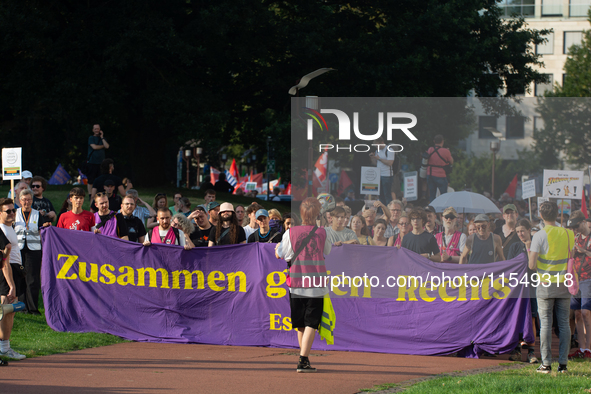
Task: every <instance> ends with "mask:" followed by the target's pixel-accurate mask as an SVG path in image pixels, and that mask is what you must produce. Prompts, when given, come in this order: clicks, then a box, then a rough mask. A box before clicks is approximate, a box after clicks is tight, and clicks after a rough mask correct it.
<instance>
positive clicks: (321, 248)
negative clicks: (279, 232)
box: [275, 197, 332, 373]
mask: <svg viewBox="0 0 591 394" xmlns="http://www.w3.org/2000/svg"><path fill="white" fill-rule="evenodd" d="M321 209H322V207H321V205H320V202H319V201H318V200H317V199H315V198H314V197H308V198H306V199H305V200H304V201H303V202H302V204H301V205H300V214H301V217H302V225H301V226H297V227H292V228H290V229H289V230H287V231H286V232H285V234H283V239H282V240H281V243H279V244H277V246H276V247H275V257H277V258H278V259H281V258H283V259H285V261H287V262H288V263H287V264H288V267H289V279H290V282H288V286H289V305H290V308H291V323H292V326H293V327H294V328H295V329H296V330H297V332H298V343H299V345H300V358H299V361H298V364H297V368H296V371H297V372H298V373H302V372H304V373H305V372H316V368H312V366H311V365H310V359H309V358H308V356H309V355H310V350H311V349H312V344H313V343H314V333H315V330H317V329H318V327H319V326H320V322H321V320H322V313H323V309H324V296H325V295H327V294H328V287H315V286H313V283H311V282H312V281H311V280H310V278H311V277H313V278H314V280H318V279H320V283H321V284H322V282H323V281H324V278H325V277H326V266H325V265H324V256H325V255H327V254H329V253H330V250H331V247H332V245H331V242H330V241H329V240H328V238H327V236H326V231H325V230H324V228H322V227H320V228H319V227H317V226H316V225H315V224H316V219H317V218H318V217H319V216H320V211H321ZM305 276H307V277H308V280H304V279H303V278H304V277H305ZM324 283H326V282H324Z"/></svg>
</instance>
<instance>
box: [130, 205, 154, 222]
mask: <svg viewBox="0 0 591 394" xmlns="http://www.w3.org/2000/svg"><path fill="white" fill-rule="evenodd" d="M133 216H135V217H136V218H138V219H139V220H141V221H142V223H146V219H148V218H149V217H150V211H148V208H146V207H140V206H137V205H136V207H135V209H134V210H133Z"/></svg>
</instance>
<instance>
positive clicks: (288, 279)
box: [285, 226, 318, 287]
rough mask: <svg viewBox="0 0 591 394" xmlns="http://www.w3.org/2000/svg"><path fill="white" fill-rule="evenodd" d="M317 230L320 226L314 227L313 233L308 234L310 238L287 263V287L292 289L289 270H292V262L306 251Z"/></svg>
mask: <svg viewBox="0 0 591 394" xmlns="http://www.w3.org/2000/svg"><path fill="white" fill-rule="evenodd" d="M316 230H318V226H314V228H313V229H312V231H310V234H308V236H307V237H306V238H305V239H304V241H303V242H302V243H301V244H300V247H299V248H298V250H296V252H295V253H294V255H293V257H292V258H291V260H289V261H288V262H287V274H285V283H286V284H287V287H291V276H289V270H290V269H291V262H292V261H295V259H296V257H298V255H299V254H300V253H301V251H302V250H304V248H305V247H306V246H307V245H308V243H309V242H310V240H311V239H312V236H313V235H314V233H315V232H316Z"/></svg>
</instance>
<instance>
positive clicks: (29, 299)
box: [14, 190, 51, 315]
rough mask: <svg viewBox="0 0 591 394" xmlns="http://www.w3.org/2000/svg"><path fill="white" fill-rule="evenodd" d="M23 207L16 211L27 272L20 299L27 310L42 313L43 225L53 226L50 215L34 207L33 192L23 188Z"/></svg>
mask: <svg viewBox="0 0 591 394" xmlns="http://www.w3.org/2000/svg"><path fill="white" fill-rule="evenodd" d="M19 197H20V199H21V208H19V209H18V210H17V211H16V220H15V222H14V231H15V232H16V237H17V239H18V248H19V249H20V252H21V260H22V264H23V267H25V269H24V273H25V281H26V290H25V292H24V294H22V295H21V296H20V297H19V301H21V302H24V303H25V305H26V310H25V311H26V312H27V313H30V314H32V315H40V314H41V313H40V312H39V291H40V290H41V234H40V231H41V227H47V226H51V220H50V219H49V217H45V216H42V215H41V214H40V213H39V211H37V210H36V209H33V208H32V205H33V193H32V192H31V191H30V190H23V191H22V192H21V194H20V196H19Z"/></svg>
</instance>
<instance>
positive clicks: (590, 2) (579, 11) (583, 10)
mask: <svg viewBox="0 0 591 394" xmlns="http://www.w3.org/2000/svg"><path fill="white" fill-rule="evenodd" d="M589 7H591V0H570V16H584V17H586V16H587V12H588V11H589Z"/></svg>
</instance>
